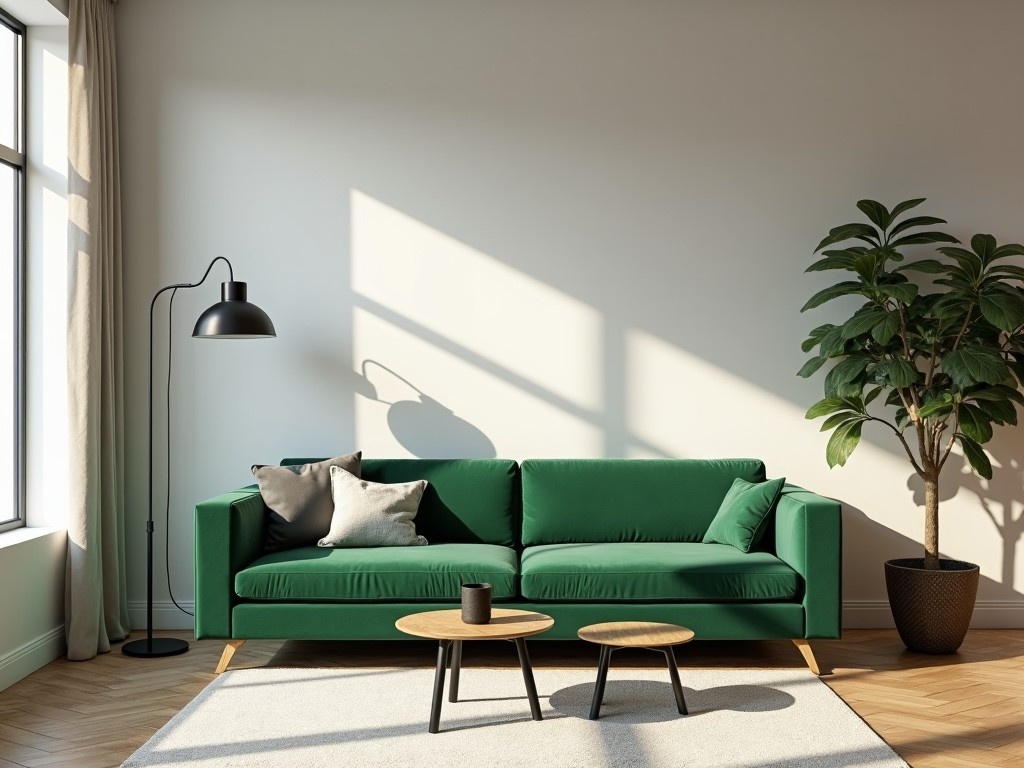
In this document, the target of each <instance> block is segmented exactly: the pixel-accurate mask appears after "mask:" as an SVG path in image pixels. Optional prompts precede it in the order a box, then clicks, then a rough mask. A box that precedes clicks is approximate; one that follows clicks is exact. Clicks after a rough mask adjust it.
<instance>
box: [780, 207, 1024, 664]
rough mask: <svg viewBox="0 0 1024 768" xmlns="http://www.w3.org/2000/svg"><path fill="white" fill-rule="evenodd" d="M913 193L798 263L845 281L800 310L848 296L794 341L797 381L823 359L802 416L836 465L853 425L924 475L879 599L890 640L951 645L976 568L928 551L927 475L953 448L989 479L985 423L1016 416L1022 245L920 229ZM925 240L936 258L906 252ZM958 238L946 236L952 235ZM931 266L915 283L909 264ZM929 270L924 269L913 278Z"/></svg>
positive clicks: (1021, 348)
mask: <svg viewBox="0 0 1024 768" xmlns="http://www.w3.org/2000/svg"><path fill="white" fill-rule="evenodd" d="M923 202H924V199H923V198H922V199H915V200H907V201H905V202H902V203H900V204H899V205H897V206H896V207H894V208H893V209H892V210H891V211H890V210H888V209H887V208H886V207H885V206H884V205H882V204H881V203H878V202H875V201H874V200H861V201H860V202H858V203H857V207H858V208H859V209H860V211H861V212H862V213H863V214H864V215H865V216H866V217H867V219H868V221H867V222H855V223H852V224H844V225H842V226H839V227H835V228H833V229H831V230H830V231H829V233H828V235H827V236H826V237H825V238H824V239H823V240H822V241H821V242H820V243H819V244H818V247H817V248H816V249H815V251H814V252H815V253H816V254H817V253H818V252H822V253H821V258H819V260H818V261H815V262H814V263H813V264H811V266H810V267H808V268H807V271H808V272H821V271H826V270H837V271H840V272H847V273H851V275H850V277H849V279H844V280H842V281H840V282H837V283H835V284H834V285H831V286H829V287H827V288H825V289H824V290H821V291H819V292H818V293H816V294H815V295H814V296H812V297H811V298H810V300H808V302H807V303H806V304H805V305H804V306H803V309H801V312H804V311H806V310H809V309H813V308H815V307H818V306H821V305H822V304H824V303H825V302H827V301H831V300H833V299H837V298H839V297H842V296H852V297H857V298H858V299H860V306H858V307H857V309H856V311H855V312H854V313H853V314H852V315H851V316H850V317H849V318H848V319H847V320H845V321H844V322H842V323H840V324H838V325H837V324H832V323H829V324H826V325H822V326H819V327H817V328H815V329H814V330H813V331H811V333H810V337H809V338H808V339H807V340H806V341H805V342H804V343H803V350H804V352H812V350H813V356H812V357H811V359H810V360H808V361H807V363H806V364H805V365H804V366H803V368H801V369H800V372H799V375H800V376H803V377H809V376H812V375H813V374H815V373H816V372H817V371H818V370H819V369H821V368H822V367H823V366H825V365H826V364H827V363H834V365H832V366H831V368H830V369H829V371H828V373H827V374H826V376H825V381H824V387H825V398H824V399H823V400H820V401H819V402H817V403H815V404H814V405H813V406H811V408H810V410H808V411H807V418H808V419H817V418H822V417H824V418H825V422H824V424H823V425H822V427H821V429H822V431H823V432H827V431H831V433H832V434H831V436H830V438H829V441H828V446H827V448H826V450H825V457H826V460H827V461H828V465H829V467H835V466H836V465H838V466H843V465H844V464H845V463H846V460H847V459H848V458H849V457H850V454H851V453H852V452H853V450H854V449H855V448H856V447H857V443H858V442H859V441H860V437H861V429H862V428H863V426H864V425H865V424H868V423H871V422H876V423H878V424H880V425H882V426H883V427H884V428H886V429H888V430H889V431H890V432H892V433H893V435H894V436H895V438H896V439H897V440H898V441H899V443H900V445H901V446H902V447H903V449H904V450H905V451H906V454H907V457H908V458H909V460H910V463H911V465H912V466H913V468H914V471H915V472H916V473H917V474H918V475H919V476H920V478H921V480H922V482H923V483H924V500H925V504H924V507H925V509H924V513H925V515H924V553H923V554H924V556H923V557H920V558H906V559H900V560H890V561H889V562H887V563H886V564H885V575H886V588H887V591H888V594H889V604H890V607H891V608H892V613H893V618H894V620H895V622H896V628H897V630H898V631H899V634H900V638H901V639H902V640H903V642H904V644H905V645H906V646H907V647H908V648H910V649H911V650H915V651H923V652H925V653H953V652H954V651H956V649H957V648H959V647H960V644H961V643H962V642H963V639H964V637H965V635H966V634H967V627H968V624H969V622H970V618H971V613H972V612H973V610H974V600H975V597H976V595H977V587H978V566H976V565H973V564H971V563H964V562H960V561H957V560H950V559H944V558H940V556H939V476H940V474H941V473H942V469H943V467H944V466H945V465H946V460H947V459H948V458H949V455H950V452H951V451H952V450H953V448H954V446H956V445H959V447H960V450H961V451H962V452H963V455H964V456H965V457H966V459H967V461H968V462H969V463H970V465H971V467H972V468H973V469H974V471H975V472H977V473H978V474H979V475H981V476H982V477H984V478H986V479H991V477H992V463H991V461H990V460H989V458H988V456H987V455H986V453H985V450H984V448H983V447H982V446H984V444H985V443H986V442H988V441H989V440H990V439H991V438H992V433H993V426H994V425H1004V424H1013V425H1015V424H1016V423H1017V412H1016V408H1015V403H1020V404H1024V397H1022V395H1021V392H1020V389H1021V381H1022V380H1024V290H1022V289H1021V287H1020V286H1021V283H1022V282H1024V268H1022V267H1020V266H1017V265H1015V264H1012V263H1007V258H1008V257H1013V256H1021V255H1024V247H1022V246H1021V245H1017V244H1010V245H1003V246H999V245H998V244H997V243H996V240H995V238H994V237H992V236H991V235H975V236H974V237H972V238H971V242H970V249H967V248H964V247H960V245H959V241H958V240H957V239H956V238H954V237H952V236H950V235H948V234H946V233H945V232H941V231H935V230H934V229H931V227H934V226H935V225H938V224H945V223H946V222H945V220H943V219H937V218H935V217H932V216H920V215H914V216H910V217H904V216H903V215H904V214H905V213H906V212H907V211H910V210H911V209H913V208H916V207H917V206H918V205H920V204H921V203H923ZM936 243H939V244H948V245H942V246H940V247H937V249H936V250H937V251H938V253H939V254H941V256H942V257H944V258H939V259H935V258H928V259H918V260H915V261H905V260H904V256H903V254H902V253H901V250H902V249H904V248H905V247H906V246H914V245H927V244H936ZM953 244H956V245H953ZM911 273H917V274H922V275H928V276H931V284H928V285H925V286H924V287H921V286H919V285H918V284H917V283H915V282H911V280H910V278H909V277H908V274H911ZM925 280H927V278H925Z"/></svg>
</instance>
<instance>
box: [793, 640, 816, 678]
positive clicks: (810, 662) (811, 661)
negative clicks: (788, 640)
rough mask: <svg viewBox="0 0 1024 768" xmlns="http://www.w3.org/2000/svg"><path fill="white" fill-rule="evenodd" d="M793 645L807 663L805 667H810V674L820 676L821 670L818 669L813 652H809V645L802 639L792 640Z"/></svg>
mask: <svg viewBox="0 0 1024 768" xmlns="http://www.w3.org/2000/svg"><path fill="white" fill-rule="evenodd" d="M793 645H795V646H796V647H797V650H798V651H800V655H801V656H803V657H804V661H805V662H807V666H808V667H810V669H811V672H813V673H814V674H816V675H818V676H821V670H820V669H819V668H818V662H817V660H816V659H815V658H814V651H812V650H811V644H810V643H809V642H807V641H806V640H804V639H803V638H799V639H796V640H793Z"/></svg>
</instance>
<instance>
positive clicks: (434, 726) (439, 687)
mask: <svg viewBox="0 0 1024 768" xmlns="http://www.w3.org/2000/svg"><path fill="white" fill-rule="evenodd" d="M451 645H452V641H451V640H441V641H440V642H439V643H438V644H437V669H436V671H435V672H434V699H433V702H432V703H431V705H430V725H428V726H427V730H428V731H429V732H430V733H437V731H438V728H439V727H440V724H441V699H443V698H444V673H445V668H446V667H447V666H448V649H449V648H450V647H451Z"/></svg>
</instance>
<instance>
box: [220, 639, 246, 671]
mask: <svg viewBox="0 0 1024 768" xmlns="http://www.w3.org/2000/svg"><path fill="white" fill-rule="evenodd" d="M243 645H245V640H228V644H227V645H225V646H224V653H222V654H221V655H220V661H219V662H218V663H217V669H215V670H214V672H215V673H216V674H218V675H219V674H220V673H221V672H223V671H224V670H225V669H227V668H228V664H230V663H231V657H232V656H234V655H235V651H237V650H238V649H239V648H241V647H242V646H243Z"/></svg>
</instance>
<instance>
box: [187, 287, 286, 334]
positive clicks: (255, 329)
mask: <svg viewBox="0 0 1024 768" xmlns="http://www.w3.org/2000/svg"><path fill="white" fill-rule="evenodd" d="M247 293H248V291H247V289H246V284H245V283H243V282H238V281H234V280H232V281H229V282H226V283H221V284H220V301H219V302H217V303H216V304H214V305H213V306H212V307H210V308H209V309H208V310H206V311H205V312H203V314H201V315H200V316H199V319H198V320H197V321H196V327H195V330H193V331H192V336H193V337H194V338H197V339H266V338H272V337H275V336H277V332H276V331H275V330H274V324H273V323H272V322H271V321H270V318H269V317H268V316H267V313H266V312H264V311H263V310H262V309H260V308H259V307H257V306H256V305H255V304H252V303H250V302H249V301H248V300H247V299H246V295H247Z"/></svg>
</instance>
